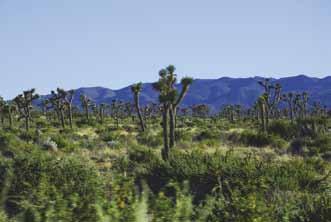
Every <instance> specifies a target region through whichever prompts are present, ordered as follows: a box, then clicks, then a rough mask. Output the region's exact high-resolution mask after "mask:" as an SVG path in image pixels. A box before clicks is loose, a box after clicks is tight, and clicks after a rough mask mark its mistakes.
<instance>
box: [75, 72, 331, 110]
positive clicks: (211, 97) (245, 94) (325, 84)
mask: <svg viewBox="0 0 331 222" xmlns="http://www.w3.org/2000/svg"><path fill="white" fill-rule="evenodd" d="M262 79H263V77H251V78H230V77H222V78H219V79H195V80H194V82H193V84H192V86H191V87H190V89H189V91H188V93H187V95H186V97H185V99H184V100H183V103H182V105H183V106H190V105H193V104H202V103H203V104H208V105H209V106H210V107H211V109H212V110H215V111H216V110H218V109H219V108H220V107H222V106H223V105H226V104H240V105H243V106H245V107H248V106H251V105H252V104H253V103H254V102H255V101H256V100H257V98H258V97H259V95H261V94H262V93H263V88H262V87H261V86H260V85H259V84H258V81H259V80H262ZM271 81H272V82H274V83H280V84H281V86H282V92H283V93H286V92H297V93H300V92H303V91H306V92H308V94H309V98H310V102H311V103H312V102H313V101H319V102H321V103H322V104H323V105H326V106H328V107H331V76H328V77H325V78H315V77H308V76H305V75H298V76H293V77H286V78H279V79H274V78H272V79H271ZM177 87H178V88H180V85H177ZM82 94H84V95H87V96H88V97H90V98H91V99H92V100H93V101H94V102H95V103H97V104H100V103H111V102H112V100H114V99H117V100H122V101H133V98H132V93H131V88H130V86H128V87H124V88H122V89H118V90H111V89H108V88H104V87H88V88H86V87H85V88H79V89H76V90H75V97H74V104H75V105H79V104H80V100H79V98H80V95H82ZM140 98H141V103H142V105H144V104H147V103H151V102H155V103H156V102H157V99H158V93H157V92H156V91H155V90H154V89H153V88H152V83H144V84H143V90H142V92H141V96H140Z"/></svg>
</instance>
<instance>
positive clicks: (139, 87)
mask: <svg viewBox="0 0 331 222" xmlns="http://www.w3.org/2000/svg"><path fill="white" fill-rule="evenodd" d="M141 90H142V83H141V82H140V83H137V84H134V85H133V86H131V91H132V93H133V98H134V104H135V107H136V112H137V114H138V118H139V123H140V129H141V131H142V132H144V131H145V123H144V120H143V117H142V115H141V110H140V102H139V94H140V92H141Z"/></svg>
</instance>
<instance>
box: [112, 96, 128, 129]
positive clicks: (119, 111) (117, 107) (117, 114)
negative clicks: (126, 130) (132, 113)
mask: <svg viewBox="0 0 331 222" xmlns="http://www.w3.org/2000/svg"><path fill="white" fill-rule="evenodd" d="M124 116H125V104H124V103H123V102H122V101H119V100H115V99H114V100H113V101H112V103H111V117H112V118H113V119H114V120H115V121H116V127H117V128H118V127H119V125H120V119H122V118H123V117H124Z"/></svg>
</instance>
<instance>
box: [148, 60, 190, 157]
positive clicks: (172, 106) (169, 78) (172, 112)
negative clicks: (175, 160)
mask: <svg viewBox="0 0 331 222" xmlns="http://www.w3.org/2000/svg"><path fill="white" fill-rule="evenodd" d="M175 70H176V69H175V67H174V66H173V65H169V66H168V67H167V68H166V69H162V70H160V72H159V77H160V78H159V80H158V82H156V83H154V84H153V87H154V89H155V90H157V91H158V92H159V93H160V95H159V102H160V103H161V104H162V128H163V141H164V149H163V150H162V157H163V159H168V156H169V148H172V147H173V146H174V144H175V125H176V123H175V120H176V109H177V107H178V105H179V104H180V103H181V102H182V100H183V98H184V97H185V95H186V93H187V91H188V89H189V86H190V85H191V84H192V81H193V79H192V78H189V77H186V78H183V79H182V80H181V84H182V89H181V91H180V93H179V95H178V90H177V89H176V88H175V84H176V74H175ZM168 121H169V126H168ZM168 128H169V129H168Z"/></svg>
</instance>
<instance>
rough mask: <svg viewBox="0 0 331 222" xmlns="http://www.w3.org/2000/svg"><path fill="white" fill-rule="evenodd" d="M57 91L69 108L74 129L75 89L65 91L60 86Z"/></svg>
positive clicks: (70, 122) (71, 125) (71, 124)
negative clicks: (73, 106)
mask: <svg viewBox="0 0 331 222" xmlns="http://www.w3.org/2000/svg"><path fill="white" fill-rule="evenodd" d="M57 93H58V94H59V96H60V97H61V99H62V101H63V104H64V106H65V108H67V112H68V120H69V125H70V128H71V129H72V128H73V123H72V121H73V114H72V101H73V99H74V94H75V91H74V90H69V91H65V90H64V89H60V88H58V89H57Z"/></svg>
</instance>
